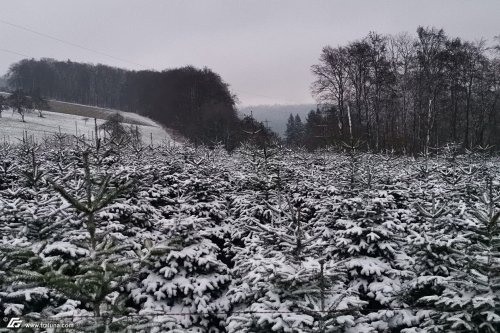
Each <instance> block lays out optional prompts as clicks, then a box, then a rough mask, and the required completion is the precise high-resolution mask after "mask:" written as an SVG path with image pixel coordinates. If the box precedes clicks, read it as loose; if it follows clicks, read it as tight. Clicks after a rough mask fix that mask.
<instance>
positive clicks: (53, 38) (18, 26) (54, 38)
mask: <svg viewBox="0 0 500 333" xmlns="http://www.w3.org/2000/svg"><path fill="white" fill-rule="evenodd" d="M0 23H3V24H6V25H9V26H11V27H14V28H17V29H21V30H24V31H27V32H30V33H32V34H35V35H38V36H42V37H45V38H48V39H52V40H55V41H57V42H59V43H63V44H67V45H70V46H73V47H77V48H79V49H82V50H85V51H89V52H93V53H96V54H100V55H104V56H106V57H109V58H112V59H115V60H118V61H121V62H125V63H128V64H132V65H136V66H139V67H142V68H148V66H145V65H142V64H139V63H137V62H134V61H130V60H127V59H124V58H121V57H117V56H114V55H112V54H109V53H106V52H102V51H99V50H96V49H93V48H89V47H86V46H84V45H80V44H76V43H73V42H71V41H68V40H65V39H61V38H58V37H55V36H52V35H49V34H46V33H43V32H40V31H36V30H33V29H31V28H28V27H25V26H22V25H19V24H16V23H12V22H9V21H6V20H4V19H1V18H0ZM0 50H1V51H4V52H8V53H12V54H16V55H19V56H23V57H28V58H33V57H31V56H29V55H26V54H22V53H18V52H15V51H10V50H6V49H0ZM232 90H233V91H235V92H236V93H241V94H244V95H251V96H256V97H262V98H266V99H269V100H274V101H276V100H280V101H282V102H286V103H290V104H298V103H297V102H295V101H290V100H287V99H283V98H276V97H271V96H266V95H263V94H255V93H251V92H248V91H243V90H239V89H238V90H237V89H232Z"/></svg>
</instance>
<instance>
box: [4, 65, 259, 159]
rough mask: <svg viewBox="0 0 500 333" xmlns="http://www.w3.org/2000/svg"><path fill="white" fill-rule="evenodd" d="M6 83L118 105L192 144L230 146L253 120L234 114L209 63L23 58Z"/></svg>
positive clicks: (68, 99) (231, 97)
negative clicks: (119, 64) (122, 64)
mask: <svg viewBox="0 0 500 333" xmlns="http://www.w3.org/2000/svg"><path fill="white" fill-rule="evenodd" d="M7 79H8V84H9V87H10V88H11V89H13V90H18V89H22V90H23V91H25V92H26V93H29V92H31V91H33V90H38V91H40V94H41V95H43V96H45V97H46V98H51V99H57V100H61V101H66V102H72V103H80V104H86V105H94V106H99V107H106V108H114V109H120V110H124V111H129V112H135V113H138V114H141V115H144V116H147V117H150V118H152V119H154V120H156V121H158V122H160V123H161V124H163V125H165V126H167V127H169V128H171V129H173V130H176V131H177V132H178V133H180V134H181V135H183V136H184V137H186V138H188V139H190V140H191V141H193V142H195V143H206V144H210V143H215V142H222V143H223V144H224V145H225V146H226V147H227V148H230V149H232V148H234V147H235V146H236V145H237V144H238V143H239V142H241V141H242V140H245V139H246V138H247V137H248V136H249V134H248V133H247V132H249V131H250V129H251V128H253V127H262V131H261V132H260V134H259V135H260V136H263V135H264V134H265V135H267V134H269V131H268V130H267V129H266V128H264V127H263V126H261V125H260V124H259V123H258V122H256V121H255V120H254V119H251V118H249V119H243V120H240V119H239V118H238V117H237V113H236V108H235V103H236V96H235V95H233V94H232V93H231V92H230V90H229V86H228V84H226V83H225V82H224V81H223V80H222V78H221V77H220V76H219V75H218V74H216V73H214V72H213V71H211V70H210V69H208V68H203V69H197V68H194V67H191V66H188V67H183V68H176V69H168V70H164V71H161V72H158V71H152V70H144V71H129V70H125V69H120V68H115V67H110V66H105V65H101V64H98V65H93V64H86V63H77V62H72V61H69V60H68V61H57V60H54V59H47V58H43V59H40V60H35V59H24V60H21V61H19V62H17V63H15V64H13V65H12V66H11V67H10V69H9V72H8V73H7Z"/></svg>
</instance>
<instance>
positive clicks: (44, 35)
mask: <svg viewBox="0 0 500 333" xmlns="http://www.w3.org/2000/svg"><path fill="white" fill-rule="evenodd" d="M0 23H3V24H6V25H9V26H11V27H14V28H17V29H21V30H24V31H28V32H31V33H33V34H36V35H38V36H42V37H45V38H49V39H52V40H55V41H58V42H60V43H63V44H67V45H70V46H73V47H77V48H79V49H82V50H85V51H89V52H94V53H97V54H100V55H104V56H106V57H109V58H112V59H115V60H118V61H121V62H126V63H128V64H132V65H135V66H140V67H142V68H147V66H144V65H142V64H139V63H137V62H134V61H130V60H127V59H124V58H120V57H117V56H114V55H112V54H109V53H106V52H102V51H99V50H96V49H92V48H89V47H86V46H83V45H80V44H76V43H73V42H70V41H67V40H65V39H61V38H58V37H54V36H51V35H49V34H46V33H43V32H39V31H36V30H33V29H30V28H27V27H24V26H22V25H19V24H15V23H12V22H9V21H6V20H3V19H1V18H0Z"/></svg>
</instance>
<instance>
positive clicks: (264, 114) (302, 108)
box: [238, 104, 316, 136]
mask: <svg viewBox="0 0 500 333" xmlns="http://www.w3.org/2000/svg"><path fill="white" fill-rule="evenodd" d="M315 109H316V104H294V105H278V104H275V105H255V106H245V107H242V108H239V109H238V112H239V113H240V115H250V113H251V112H253V117H254V118H255V119H256V120H258V121H262V122H263V121H266V120H267V121H269V123H268V124H269V127H270V128H271V129H272V130H273V131H274V132H276V133H278V134H279V135H280V136H284V134H285V130H286V123H287V121H288V117H290V113H291V114H293V115H294V116H295V115H296V114H298V115H299V117H300V119H302V121H303V122H304V121H305V120H306V117H307V114H308V113H309V111H311V110H315Z"/></svg>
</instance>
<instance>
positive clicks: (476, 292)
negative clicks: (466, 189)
mask: <svg viewBox="0 0 500 333" xmlns="http://www.w3.org/2000/svg"><path fill="white" fill-rule="evenodd" d="M496 185H497V186H498V183H497V184H496ZM476 199H477V200H476V201H475V203H474V204H473V207H472V208H471V211H470V213H469V218H470V221H471V222H472V223H471V225H470V226H469V230H468V233H467V234H465V235H464V236H466V237H467V238H468V240H469V244H467V246H464V247H463V248H462V253H463V254H464V256H462V258H461V259H462V261H463V262H464V267H462V266H461V265H460V266H459V265H455V267H453V268H454V272H453V273H454V274H453V276H452V278H451V279H450V280H449V281H448V283H447V284H446V286H445V288H444V290H443V292H442V294H441V295H435V296H428V297H426V298H425V300H426V301H428V302H431V303H433V304H434V306H435V307H436V308H437V309H438V311H439V316H437V318H436V319H435V322H434V323H433V325H430V327H429V328H428V330H429V331H432V330H434V331H436V330H442V331H447V332H478V333H493V332H498V331H499V330H500V296H499V295H500V260H499V258H500V209H499V205H498V202H499V201H500V192H499V191H498V190H497V189H496V188H495V184H494V181H493V180H492V179H491V178H490V179H489V180H488V181H487V187H486V192H485V193H484V195H482V196H481V197H479V198H476Z"/></svg>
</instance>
